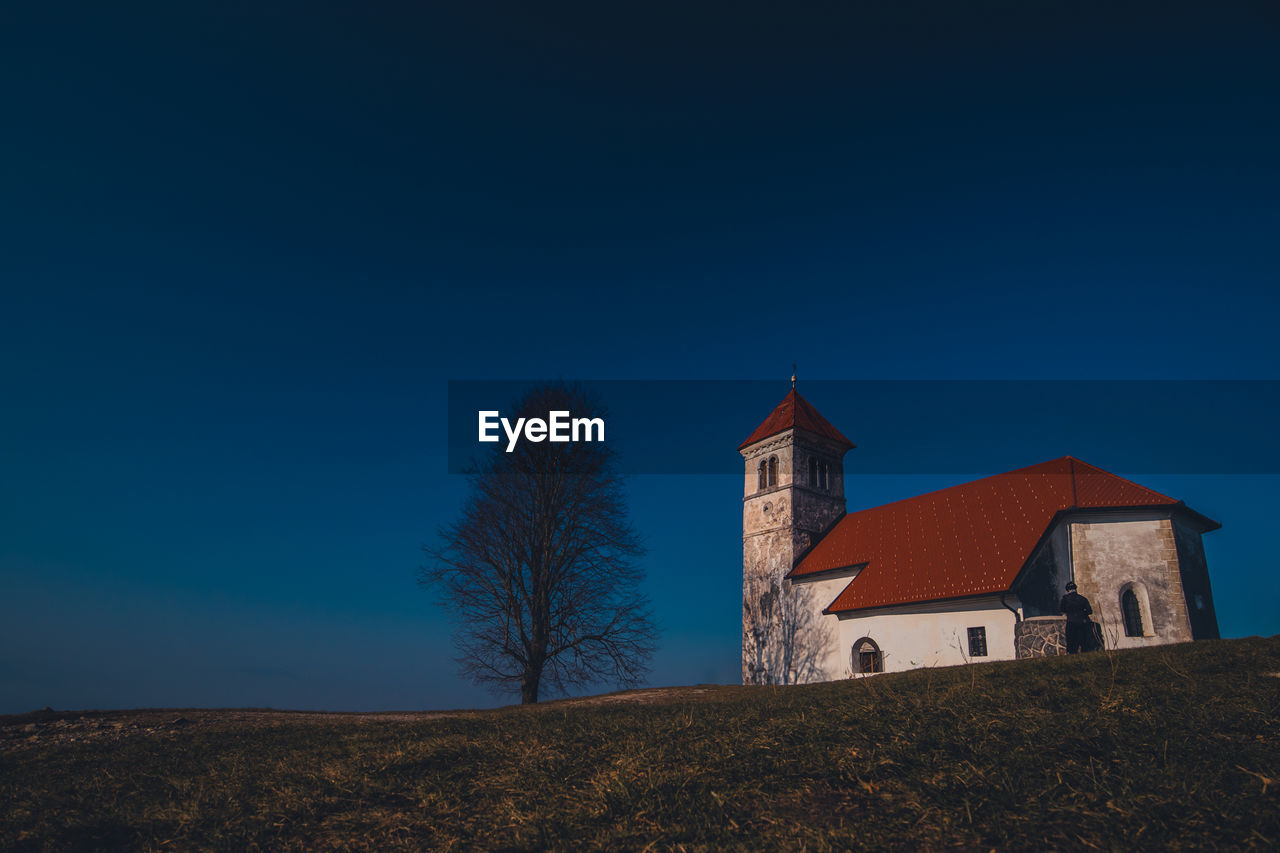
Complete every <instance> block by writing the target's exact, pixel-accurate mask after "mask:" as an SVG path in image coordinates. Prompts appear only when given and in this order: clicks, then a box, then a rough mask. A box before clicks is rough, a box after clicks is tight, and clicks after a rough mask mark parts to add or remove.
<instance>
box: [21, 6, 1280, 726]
mask: <svg viewBox="0 0 1280 853" xmlns="http://www.w3.org/2000/svg"><path fill="white" fill-rule="evenodd" d="M430 5H431V4H421V3H408V2H406V3H398V4H396V3H379V4H354V3H353V4H349V5H347V6H340V5H335V4H328V3H319V2H312V3H306V4H301V3H299V4H276V3H266V2H256V3H243V4H234V3H216V4H214V3H209V4H202V3H180V4H172V3H168V4H162V3H155V4H128V3H126V4H111V5H108V6H103V5H101V4H83V5H73V4H60V3H56V2H42V3H12V4H6V5H5V7H4V8H3V9H2V10H0V129H2V132H0V406H2V407H3V409H2V411H3V417H2V418H0V486H2V488H0V712H7V711H22V710H29V709H30V708H34V707H40V706H43V705H46V704H48V705H52V706H54V707H121V706H126V707H127V706H144V705H221V706H229V705H271V706H275V707H312V708H350V709H356V708H391V707H395V708H431V707H442V706H457V705H476V704H485V703H488V702H490V701H492V700H491V699H490V698H489V697H488V696H487V694H485V693H483V692H480V691H478V690H476V689H474V688H471V687H469V686H468V685H466V684H464V683H462V682H460V681H458V680H457V679H456V677H455V676H454V674H453V666H452V663H451V662H450V652H449V649H448V640H447V638H448V625H447V622H446V621H445V620H444V617H443V614H442V613H441V612H440V611H439V610H438V609H437V608H435V607H434V606H433V605H432V603H431V600H430V597H429V595H427V594H426V593H425V592H422V591H420V590H419V589H418V588H417V587H416V586H415V585H414V578H415V569H416V566H417V564H418V561H419V554H418V550H417V549H418V547H419V545H420V544H421V543H423V542H424V541H429V540H430V539H431V537H432V536H433V532H434V530H435V528H436V527H437V526H438V525H439V524H440V523H442V522H444V521H447V520H448V519H450V518H451V517H452V516H453V514H454V513H455V512H456V509H457V507H458V504H459V501H460V500H461V498H462V496H463V494H464V493H465V491H464V490H465V484H464V483H463V482H462V481H461V479H460V478H459V477H456V476H450V475H448V474H446V470H447V465H446V459H445V455H446V443H445V427H446V417H445V399H446V390H447V385H446V383H447V382H448V381H449V380H451V379H452V380H458V379H507V378H527V377H540V376H546V377H564V378H591V379H613V378H616V379H670V378H688V379H771V378H776V379H777V380H778V383H779V384H778V393H777V395H776V396H777V397H778V398H781V396H782V395H783V394H784V393H785V391H786V376H787V375H788V374H789V373H790V367H791V363H792V362H793V361H798V362H799V363H800V365H801V371H802V375H803V376H805V377H811V378H813V379H902V378H917V379H968V378H988V379H1112V378H1123V379H1242V378H1251V379H1276V378H1280V345H1278V344H1277V340H1276V320H1277V317H1278V315H1280V310H1278V309H1280V295H1278V293H1277V291H1278V290H1280V288H1277V287H1276V285H1277V283H1278V282H1280V240H1277V235H1278V234H1280V165H1278V163H1280V160H1278V158H1277V155H1276V152H1277V151H1280V13H1277V11H1276V7H1275V5H1274V4H1270V3H1263V2H1256V3H1218V4H1212V5H1207V4H1186V5H1185V6H1183V5H1180V4H1176V3H1175V4H1169V3H1160V4H1155V3H1133V4H1131V3H1098V4H1091V3H1049V2H1044V3H1024V2H1006V3H963V4H961V3H942V2H929V3H923V2H920V3H910V2H907V3H894V4H886V3H858V2H854V3H848V4H843V3H839V4H837V3H824V4H818V5H813V6H807V7H805V8H802V9H796V8H791V7H790V6H788V7H785V8H784V7H783V6H779V5H777V4H761V5H758V6H753V5H751V4H746V5H744V4H739V3H734V4H694V5H696V7H697V8H696V9H690V8H688V7H689V5H690V4H670V5H665V4H654V3H646V4H636V7H635V8H634V9H631V10H629V11H623V10H620V9H618V8H616V7H615V4H578V5H574V6H565V5H552V6H551V7H548V6H546V5H545V4H488V3H477V4H447V5H452V6H462V7H466V8H465V10H463V11H458V10H454V11H442V10H435V11H432V10H430V9H424V8H423V7H424V6H430ZM439 5H441V6H444V5H446V4H439ZM773 402H776V401H775V400H768V401H766V402H762V403H761V411H760V412H759V414H758V417H755V416H753V418H752V421H753V422H749V423H743V424H741V426H740V428H739V429H738V430H737V431H735V432H733V434H729V435H725V437H724V449H725V453H726V454H729V455H730V457H731V456H732V454H733V452H734V448H735V447H736V445H737V443H738V442H739V441H740V440H741V439H742V437H743V436H745V435H746V434H747V433H748V432H749V431H750V430H751V429H752V428H753V427H754V426H755V422H758V420H760V419H762V418H763V417H764V416H765V415H766V414H767V412H768V409H769V407H770V406H771V405H772V404H773ZM813 402H814V403H815V404H816V405H818V407H819V408H820V409H821V408H824V407H823V401H822V400H821V399H816V398H815V399H813ZM841 404H842V405H845V404H847V401H842V402H841ZM830 408H836V406H835V405H832V406H830ZM689 416H690V417H691V418H696V417H697V413H696V412H693V413H690V415H689ZM861 417H862V418H864V419H867V420H871V421H874V420H875V418H876V413H875V412H874V411H868V412H865V413H863V414H862V415H861ZM837 425H838V426H840V427H841V428H842V429H846V431H848V432H849V433H850V434H851V435H852V437H853V438H854V440H855V441H858V440H859V439H858V434H857V432H858V430H857V425H856V424H854V425H852V426H850V425H846V424H837ZM1223 426H1224V435H1230V433H1231V430H1230V426H1231V425H1230V415H1229V413H1224V415H1223ZM1138 428H1139V425H1137V424H1132V423H1126V424H1120V425H1118V426H1117V429H1138ZM1143 428H1147V429H1149V428H1150V425H1143ZM1152 432H1153V435H1156V436H1158V435H1159V429H1158V426H1157V428H1156V429H1155V430H1153V431H1152ZM1224 440H1227V439H1224ZM1169 450H1170V453H1171V454H1176V453H1177V452H1178V448H1177V447H1176V446H1171V447H1170V449H1169ZM965 452H966V447H965V443H964V442H961V441H957V446H956V453H957V454H963V453H965ZM1062 452H1063V453H1068V452H1072V449H1071V448H1063V450H1062ZM856 454H857V451H854V453H853V454H852V455H851V457H850V459H849V469H850V471H851V472H856V471H857V456H856ZM1037 461H1041V460H1040V459H1021V458H1018V459H1011V460H1010V464H1009V465H1008V466H1007V467H1009V468H1013V467H1020V466H1021V465H1025V464H1031V463H1034V462H1037ZM1089 461H1091V462H1094V463H1095V464H1098V465H1101V466H1102V467H1105V468H1109V469H1111V470H1115V471H1117V472H1119V473H1138V472H1131V471H1129V469H1126V467H1125V465H1126V460H1125V459H1123V458H1115V459H1090V460H1089ZM1176 469H1177V465H1176V463H1171V465H1170V468H1169V470H1176ZM976 473H994V472H987V471H982V472H976ZM958 479H963V478H957V477H955V476H943V475H938V476H927V475H920V474H913V475H910V476H907V475H904V476H889V475H876V476H875V477H858V476H856V475H855V476H851V477H850V479H849V483H848V491H849V494H850V508H851V509H856V508H859V507H861V506H867V505H873V504H876V503H880V502H882V501H884V500H889V499H892V498H896V497H903V496H907V495H910V494H915V493H917V492H919V491H923V490H927V489H930V488H935V487H938V486H942V485H947V484H949V483H952V482H956V481H957V480H958ZM1277 480H1278V478H1277V477H1275V476H1271V475H1263V474H1257V475H1241V474H1238V473H1236V474H1232V475H1230V476H1227V475H1205V474H1197V475H1195V476H1191V475H1184V476H1179V475H1176V474H1169V473H1163V474H1160V475H1158V476H1151V477H1145V478H1143V482H1144V484H1146V485H1149V486H1151V487H1153V488H1157V489H1160V490H1162V491H1165V492H1167V493H1169V494H1173V495H1174V496H1176V497H1179V498H1183V499H1185V500H1187V502H1188V503H1190V504H1191V505H1192V506H1194V507H1195V508H1197V509H1199V510H1201V511H1202V512H1205V513H1206V514H1208V515H1210V516H1212V517H1214V518H1217V519H1219V520H1220V521H1222V522H1223V523H1224V528H1223V529H1222V530H1221V531H1219V532H1217V533H1214V534H1212V535H1211V536H1210V537H1208V538H1207V539H1206V547H1207V549H1208V554H1209V559H1210V567H1211V572H1212V575H1213V583H1214V590H1215V595H1216V597H1217V604H1218V613H1219V616H1220V620H1221V623H1222V629H1223V632H1224V634H1226V635H1228V636H1240V635H1244V634H1251V633H1262V634H1273V633H1276V632H1277V631H1278V630H1280V617H1278V616H1277V615H1276V614H1277V612H1278V611H1277V607H1276V604H1277V603H1278V602H1280V581H1277V580H1276V576H1275V574H1274V571H1273V566H1274V552H1273V550H1272V544H1271V543H1272V539H1273V535H1272V531H1273V529H1274V518H1275V515H1276V511H1277V509H1280V507H1278V506H1277V504H1278V503H1280V502H1278V501H1277V500H1276V498H1275V497H1274V495H1275V494H1276V493H1277V489H1278V488H1280V482H1277ZM740 485H741V482H740V480H739V479H738V478H736V477H716V476H700V477H692V476H685V477H673V476H661V477H660V476H640V477H636V478H634V479H633V480H632V481H631V494H632V503H633V520H634V522H635V524H636V526H637V527H638V528H639V529H640V530H641V532H642V533H643V534H644V535H645V537H646V539H647V540H648V544H649V548H650V553H649V556H648V558H647V559H646V566H647V568H648V571H649V576H650V590H649V591H650V594H651V595H652V597H653V600H654V603H655V609H656V611H657V615H658V618H659V621H660V622H661V624H662V626H663V631H664V633H663V637H662V649H661V651H660V653H659V656H658V659H657V667H656V671H655V674H654V683H680V682H686V683H687V682H696V681H730V680H732V679H733V678H735V676H736V673H737V667H738V664H737V647H738V641H739V628H738V620H739V609H740V601H739V584H740V579H739V577H740V558H741V554H740V540H739V537H740V533H739V525H740V497H741V496H740V493H739V490H740Z"/></svg>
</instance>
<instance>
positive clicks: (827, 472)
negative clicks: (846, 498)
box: [822, 462, 831, 492]
mask: <svg viewBox="0 0 1280 853" xmlns="http://www.w3.org/2000/svg"><path fill="white" fill-rule="evenodd" d="M822 489H823V491H828V492H829V491H831V466H830V465H828V464H827V463H826V462H823V463H822Z"/></svg>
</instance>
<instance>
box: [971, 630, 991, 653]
mask: <svg viewBox="0 0 1280 853" xmlns="http://www.w3.org/2000/svg"><path fill="white" fill-rule="evenodd" d="M986 656H987V628H986V626H985V625H984V626H983V627H981V628H970V629H969V657H971V658H985V657H986Z"/></svg>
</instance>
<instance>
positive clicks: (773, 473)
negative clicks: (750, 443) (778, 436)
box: [769, 456, 778, 486]
mask: <svg viewBox="0 0 1280 853" xmlns="http://www.w3.org/2000/svg"><path fill="white" fill-rule="evenodd" d="M769 485H770V486H776V485H778V457H776V456H770V457H769Z"/></svg>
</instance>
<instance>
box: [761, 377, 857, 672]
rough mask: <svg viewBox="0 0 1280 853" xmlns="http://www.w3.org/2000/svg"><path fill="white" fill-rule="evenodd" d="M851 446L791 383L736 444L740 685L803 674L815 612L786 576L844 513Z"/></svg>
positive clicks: (804, 596) (852, 445) (816, 617)
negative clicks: (741, 479) (740, 469)
mask: <svg viewBox="0 0 1280 853" xmlns="http://www.w3.org/2000/svg"><path fill="white" fill-rule="evenodd" d="M853 447H854V444H853V442H851V441H850V440H849V439H847V438H845V437H844V435H842V434H841V433H840V431H839V430H838V429H836V428H835V427H834V426H832V425H831V423H830V422H828V421H827V419H826V418H824V417H823V416H822V415H820V414H819V413H818V410H817V409H815V408H814V407H813V406H812V405H811V404H810V403H809V401H808V400H806V399H804V398H803V397H801V396H800V394H799V393H798V392H797V391H796V389H795V377H792V380H791V391H790V393H788V394H787V396H786V397H784V398H783V400H782V402H781V403H779V404H778V405H777V406H776V407H775V408H774V410H773V411H772V412H771V413H770V414H769V417H767V418H765V420H764V422H763V423H762V424H760V426H759V427H757V428H756V430H755V431H754V432H753V433H751V435H750V436H749V437H748V438H747V440H746V441H744V442H742V444H740V445H739V446H738V452H739V453H741V454H742V459H743V462H744V465H745V483H744V488H743V496H742V683H743V684H793V683H796V682H798V681H805V680H809V677H810V676H811V675H812V674H811V673H808V672H806V666H808V664H806V662H805V661H804V660H803V658H804V655H803V654H800V651H801V649H800V646H803V645H804V644H805V643H806V637H805V636H803V635H804V633H805V632H806V631H809V630H811V627H812V626H813V625H814V624H815V623H816V621H817V619H818V618H820V617H819V615H818V614H817V613H816V610H815V608H814V607H813V605H812V602H810V601H808V598H810V597H811V595H807V594H804V593H801V592H799V591H797V590H795V589H793V587H792V585H791V582H790V581H787V580H785V578H786V575H787V573H788V572H790V571H791V569H792V567H793V566H794V565H795V563H796V561H797V560H798V559H799V558H800V557H801V556H803V555H804V553H805V552H806V551H808V550H809V548H810V547H811V546H812V545H813V544H814V543H816V542H817V541H818V540H819V539H820V538H822V536H823V534H825V533H826V532H827V531H828V530H830V529H831V527H832V525H834V524H835V523H836V522H837V521H839V520H840V518H842V517H843V516H844V514H845V500H844V455H845V453H847V452H848V451H849V450H850V449H852V448H853Z"/></svg>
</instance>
